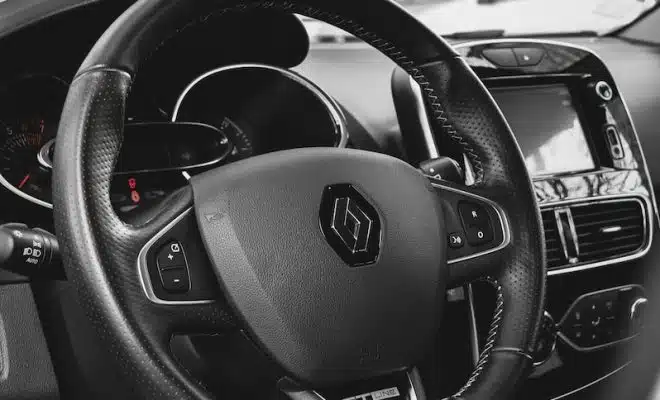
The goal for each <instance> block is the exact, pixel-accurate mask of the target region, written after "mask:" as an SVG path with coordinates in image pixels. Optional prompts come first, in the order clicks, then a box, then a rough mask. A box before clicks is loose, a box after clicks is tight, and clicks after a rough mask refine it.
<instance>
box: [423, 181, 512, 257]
mask: <svg viewBox="0 0 660 400" xmlns="http://www.w3.org/2000/svg"><path fill="white" fill-rule="evenodd" d="M426 177H427V178H428V179H429V181H430V182H431V185H432V186H433V187H435V188H438V189H442V190H447V191H449V192H454V193H460V194H461V195H463V196H466V197H471V198H473V199H477V200H479V201H481V202H484V203H486V204H488V205H489V206H491V207H492V208H493V209H494V210H495V213H496V214H497V217H498V218H499V220H500V224H499V225H500V228H501V229H502V243H500V244H499V245H497V246H496V247H493V248H492V249H488V250H484V251H480V252H478V253H474V254H470V255H469V256H464V257H459V258H455V259H453V260H447V264H454V263H457V262H461V261H465V260H470V259H472V258H476V257H481V256H484V255H486V254H490V253H494V252H496V251H499V250H502V249H503V248H505V247H506V246H508V245H509V243H510V242H511V228H510V227H509V220H508V219H507V217H506V213H505V212H504V210H503V209H502V207H500V206H499V204H497V203H495V202H494V201H492V200H490V199H487V198H485V197H481V196H479V195H476V194H474V193H469V192H466V191H464V190H460V189H456V188H453V187H449V186H445V185H443V184H441V183H439V181H437V180H436V179H435V178H433V177H431V176H428V175H426Z"/></svg>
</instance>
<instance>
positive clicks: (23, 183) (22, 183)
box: [18, 174, 30, 189]
mask: <svg viewBox="0 0 660 400" xmlns="http://www.w3.org/2000/svg"><path fill="white" fill-rule="evenodd" d="M29 179H30V174H27V175H25V178H23V180H22V181H21V183H19V184H18V188H19V189H22V188H23V186H25V184H26V183H27V181H28V180H29Z"/></svg>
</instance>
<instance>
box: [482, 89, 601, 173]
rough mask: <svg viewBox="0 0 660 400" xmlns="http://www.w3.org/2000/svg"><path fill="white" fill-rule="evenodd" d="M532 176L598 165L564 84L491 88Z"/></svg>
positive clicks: (582, 169) (585, 168)
mask: <svg viewBox="0 0 660 400" xmlns="http://www.w3.org/2000/svg"><path fill="white" fill-rule="evenodd" d="M491 93H492V94H493V97H494V98H495V101H497V103H498V105H499V106H500V109H501V110H502V112H503V113H504V116H505V117H506V119H507V120H508V121H509V125H510V126H511V129H512V130H513V133H514V135H515V136H516V139H517V140H518V143H519V144H520V148H521V149H522V152H523V155H524V156H525V163H526V164H527V169H528V170H529V173H530V174H531V175H532V176H539V175H550V174H561V173H567V172H579V171H586V170H591V169H594V168H595V167H596V165H595V163H594V159H593V157H592V155H591V150H590V147H589V143H588V142H587V138H586V136H585V132H584V129H582V125H581V124H580V119H579V117H578V113H577V111H576V109H575V106H574V105H573V98H572V97H571V93H570V91H569V90H568V87H567V86H565V85H561V84H560V85H544V86H520V87H506V88H492V89H491Z"/></svg>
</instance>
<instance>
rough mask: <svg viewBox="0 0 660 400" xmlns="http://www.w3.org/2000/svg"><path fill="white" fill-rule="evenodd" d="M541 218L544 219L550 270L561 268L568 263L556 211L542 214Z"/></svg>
mask: <svg viewBox="0 0 660 400" xmlns="http://www.w3.org/2000/svg"><path fill="white" fill-rule="evenodd" d="M541 217H542V218H543V230H544V231H545V254H546V259H547V262H548V268H554V267H559V266H561V265H563V264H565V263H566V258H565V257H564V250H563V248H562V246H561V241H560V239H559V232H558V230H557V220H556V219H555V212H554V210H545V211H543V212H541Z"/></svg>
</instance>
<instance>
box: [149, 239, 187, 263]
mask: <svg viewBox="0 0 660 400" xmlns="http://www.w3.org/2000/svg"><path fill="white" fill-rule="evenodd" d="M156 260H157V262H158V268H159V269H163V268H172V267H187V265H186V257H185V256H184V255H183V246H182V245H181V243H179V242H178V241H176V240H175V241H171V242H169V243H168V244H166V245H165V246H163V247H161V249H160V250H159V251H158V255H157V256H156Z"/></svg>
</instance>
